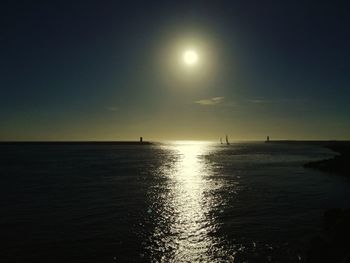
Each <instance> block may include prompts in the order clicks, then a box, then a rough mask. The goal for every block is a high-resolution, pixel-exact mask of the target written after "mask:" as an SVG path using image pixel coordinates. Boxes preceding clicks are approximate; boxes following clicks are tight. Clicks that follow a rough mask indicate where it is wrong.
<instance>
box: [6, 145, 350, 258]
mask: <svg viewBox="0 0 350 263" xmlns="http://www.w3.org/2000/svg"><path fill="white" fill-rule="evenodd" d="M331 155H332V153H331V152H330V151H329V150H327V149H324V148H321V147H315V146H301V145H278V144H264V143H235V144H232V145H229V146H226V145H218V144H214V143H208V142H169V143H162V144H156V145H152V146H146V145H145V146H137V145H136V146H135V145H134V146H125V145H124V146H122V145H112V144H110V145H99V144H84V145H68V144H67V145H64V144H61V145H57V144H56V145H50V144H41V145H1V146H0V157H1V158H0V176H1V185H0V190H1V191H0V192H1V193H0V197H1V200H0V205H1V207H2V210H3V211H2V214H3V215H2V217H1V218H0V226H1V233H2V237H1V239H2V244H3V245H2V251H3V252H2V253H1V254H2V259H3V260H4V262H16V261H21V262H22V261H23V260H36V261H37V262H39V261H40V262H43V261H45V262H46V261H50V262H300V261H302V260H303V258H304V253H305V247H306V246H307V244H308V241H309V240H310V237H311V236H312V235H314V234H315V233H317V232H318V231H319V229H320V225H321V220H322V214H323V212H324V210H325V209H328V208H332V207H347V206H349V205H350V191H349V187H350V182H349V181H348V180H347V179H345V178H343V177H339V176H334V175H328V174H323V173H321V172H318V171H313V170H307V169H304V168H303V166H302V164H303V163H305V162H307V161H310V160H317V159H322V158H327V157H329V156H331Z"/></svg>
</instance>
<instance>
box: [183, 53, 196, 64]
mask: <svg viewBox="0 0 350 263" xmlns="http://www.w3.org/2000/svg"><path fill="white" fill-rule="evenodd" d="M183 61H184V63H185V64H186V65H188V66H194V65H196V64H197V63H198V54H197V52H196V51H195V50H186V51H185V52H184V53H183Z"/></svg>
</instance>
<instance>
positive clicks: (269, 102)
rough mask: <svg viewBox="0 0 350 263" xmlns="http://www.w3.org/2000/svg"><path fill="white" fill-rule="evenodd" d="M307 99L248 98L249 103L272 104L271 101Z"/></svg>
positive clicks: (281, 101)
mask: <svg viewBox="0 0 350 263" xmlns="http://www.w3.org/2000/svg"><path fill="white" fill-rule="evenodd" d="M304 101H305V99H275V100H267V99H264V98H258V99H250V100H247V102H249V103H255V104H271V103H288V102H292V103H293V102H296V103H298V102H304Z"/></svg>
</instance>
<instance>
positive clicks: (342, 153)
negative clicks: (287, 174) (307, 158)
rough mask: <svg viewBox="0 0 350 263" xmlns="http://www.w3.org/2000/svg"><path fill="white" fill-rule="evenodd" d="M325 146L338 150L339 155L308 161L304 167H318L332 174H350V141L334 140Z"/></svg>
mask: <svg viewBox="0 0 350 263" xmlns="http://www.w3.org/2000/svg"><path fill="white" fill-rule="evenodd" d="M325 147H327V148H329V149H331V150H332V151H334V152H337V153H338V155H336V156H334V157H333V158H331V159H327V160H321V161H315V162H309V163H306V164H305V165H304V167H305V168H312V169H318V170H321V171H324V172H327V173H332V174H339V175H344V176H350V143H349V142H333V143H330V144H327V145H325Z"/></svg>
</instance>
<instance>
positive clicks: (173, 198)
mask: <svg viewBox="0 0 350 263" xmlns="http://www.w3.org/2000/svg"><path fill="white" fill-rule="evenodd" d="M209 146H210V145H209V144H208V143H205V142H201V143H198V142H176V143H172V144H167V145H164V150H165V151H167V152H170V153H171V155H172V156H173V157H174V158H173V159H171V161H170V163H171V164H170V165H169V163H167V162H166V161H165V162H164V165H163V166H162V167H161V168H160V173H159V174H160V175H161V176H163V177H164V181H162V182H161V184H160V185H159V187H158V189H157V190H156V191H155V192H153V195H154V196H155V198H154V202H155V204H154V208H153V209H154V210H155V211H154V213H155V214H156V215H155V217H156V218H155V220H156V221H157V224H156V226H155V227H154V231H153V236H152V237H151V238H150V239H151V242H152V244H153V245H152V246H151V247H150V250H153V251H157V252H158V253H153V254H154V255H153V257H152V260H153V261H154V262H216V261H217V262H219V259H220V255H219V254H220V253H221V251H220V248H219V247H217V246H216V244H217V242H216V241H215V239H214V236H213V235H212V234H213V233H214V232H215V230H216V228H217V225H216V224H215V221H214V220H213V219H212V218H211V210H212V209H213V208H214V207H215V206H218V205H220V202H222V201H221V200H218V199H217V198H215V195H213V192H214V191H215V190H217V189H218V188H220V187H221V186H222V185H220V184H219V183H218V182H214V181H213V180H212V175H213V169H212V167H211V165H210V163H209V162H208V161H206V158H205V157H206V155H208V154H209V153H210V151H212V150H213V147H209ZM155 254H157V255H155Z"/></svg>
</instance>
